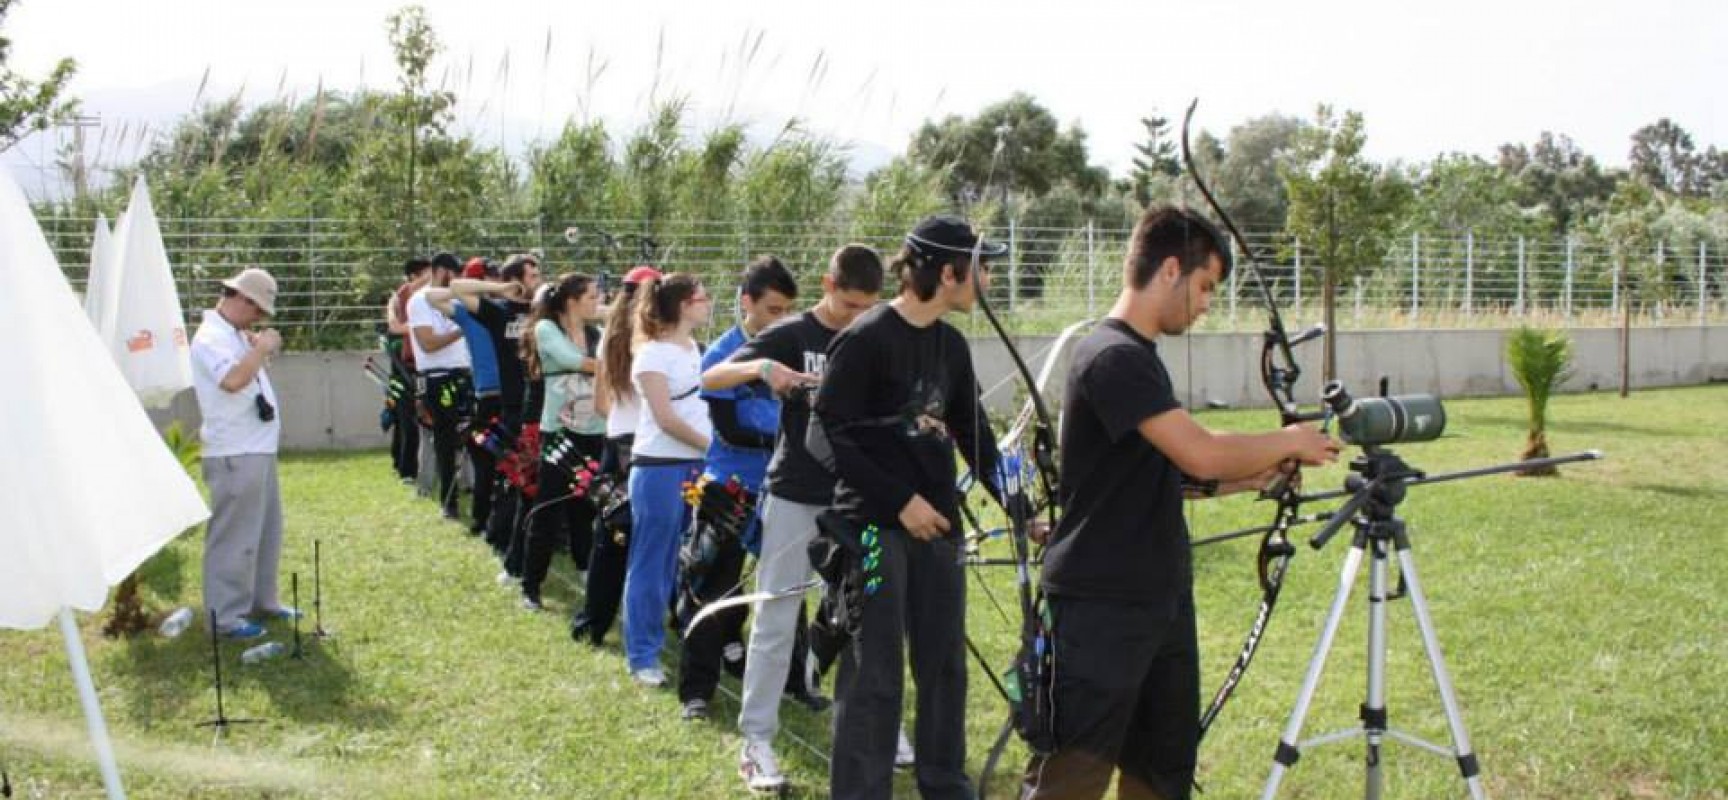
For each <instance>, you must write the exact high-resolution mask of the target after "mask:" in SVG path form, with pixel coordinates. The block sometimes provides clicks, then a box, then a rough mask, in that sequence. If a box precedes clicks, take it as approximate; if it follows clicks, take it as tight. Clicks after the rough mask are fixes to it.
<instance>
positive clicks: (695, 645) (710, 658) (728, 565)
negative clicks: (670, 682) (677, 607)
mask: <svg viewBox="0 0 1728 800" xmlns="http://www.w3.org/2000/svg"><path fill="white" fill-rule="evenodd" d="M743 575H744V544H743V542H741V541H739V540H737V539H729V540H726V541H724V542H722V543H721V545H720V548H719V552H717V553H715V555H714V563H712V564H710V565H709V566H708V572H707V573H706V574H704V575H703V576H702V577H701V578H700V579H699V580H697V581H696V584H695V585H694V586H691V587H690V589H691V590H693V591H694V592H695V594H696V598H697V600H698V601H699V603H698V604H697V606H696V608H700V607H701V606H705V605H707V604H709V603H712V602H714V601H715V600H719V599H720V598H722V597H727V596H730V595H733V594H737V593H738V590H739V588H740V580H741V579H742V578H743ZM685 580H687V576H683V575H681V576H679V591H680V593H682V592H683V591H684V581H685ZM691 613H692V614H694V609H692V611H691ZM749 613H750V609H749V607H748V606H734V607H732V608H728V609H726V610H724V611H721V612H720V613H718V614H715V615H714V617H713V618H712V619H708V620H704V621H703V623H702V627H700V628H697V629H696V630H694V631H691V633H690V635H689V636H688V637H685V639H684V643H683V646H682V650H683V652H682V653H681V654H680V657H679V662H678V699H679V700H690V699H692V698H700V699H703V700H712V699H713V698H714V688H715V687H717V686H719V685H720V670H721V669H722V668H723V667H729V668H730V669H732V670H733V671H734V672H733V674H734V675H737V676H739V677H742V676H743V675H744V659H743V657H742V655H740V657H739V659H738V661H737V662H736V663H734V664H731V665H728V664H726V663H725V657H724V651H725V648H726V645H727V643H729V642H737V643H739V651H740V654H742V651H743V643H744V618H745V617H747V616H748V615H749ZM677 622H678V630H679V632H680V633H682V632H683V626H685V625H688V624H689V620H687V619H679V620H677Z"/></svg>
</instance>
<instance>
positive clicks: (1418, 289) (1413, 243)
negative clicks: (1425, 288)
mask: <svg viewBox="0 0 1728 800" xmlns="http://www.w3.org/2000/svg"><path fill="white" fill-rule="evenodd" d="M1421 313H1422V234H1420V233H1412V234H1410V324H1411V325H1415V324H1416V318H1417V316H1419V315H1420V314H1421Z"/></svg>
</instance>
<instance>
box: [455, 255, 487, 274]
mask: <svg viewBox="0 0 1728 800" xmlns="http://www.w3.org/2000/svg"><path fill="white" fill-rule="evenodd" d="M491 271H492V265H491V264H490V263H488V262H487V261H486V259H484V258H481V257H480V256H475V257H473V258H470V259H468V265H467V266H465V267H463V268H462V277H464V278H484V277H486V274H487V273H489V272H491Z"/></svg>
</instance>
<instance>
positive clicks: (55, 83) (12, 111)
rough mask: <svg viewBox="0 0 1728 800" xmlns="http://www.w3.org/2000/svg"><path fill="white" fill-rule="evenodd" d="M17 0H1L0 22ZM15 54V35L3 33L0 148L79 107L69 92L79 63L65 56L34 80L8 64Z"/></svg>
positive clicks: (0, 45)
mask: <svg viewBox="0 0 1728 800" xmlns="http://www.w3.org/2000/svg"><path fill="white" fill-rule="evenodd" d="M14 1H15V0H0V26H3V25H5V24H6V14H7V12H10V11H11V10H12V4H13V2H14ZM11 55H12V39H11V38H9V37H7V36H6V35H5V34H3V33H0V152H5V151H6V150H8V149H11V147H12V145H15V144H17V143H18V141H19V140H20V139H23V138H24V137H26V136H29V135H30V134H32V133H34V132H36V131H45V130H47V129H48V128H49V127H50V126H52V125H54V124H55V123H56V122H59V121H60V120H63V119H65V118H67V117H69V116H71V115H72V114H73V113H74V112H76V111H77V110H78V101H76V100H73V99H71V98H69V97H67V96H66V84H67V83H68V82H70V81H71V80H72V75H73V73H75V72H77V71H78V63H77V62H76V61H73V60H72V59H70V58H62V59H60V61H59V62H58V63H56V64H55V65H54V68H53V69H52V70H49V72H48V76H47V77H45V78H43V79H41V80H32V79H30V78H27V77H25V76H23V75H19V74H18V73H16V72H13V71H12V69H11V68H10V67H8V66H6V62H7V61H8V60H9V59H10V57H11Z"/></svg>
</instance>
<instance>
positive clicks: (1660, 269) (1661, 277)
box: [1626, 241, 1668, 321]
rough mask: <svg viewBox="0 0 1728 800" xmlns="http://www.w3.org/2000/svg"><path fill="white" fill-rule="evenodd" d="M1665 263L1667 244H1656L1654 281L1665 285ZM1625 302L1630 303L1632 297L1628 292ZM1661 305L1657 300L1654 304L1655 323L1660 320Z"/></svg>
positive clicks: (1666, 259) (1666, 260)
mask: <svg viewBox="0 0 1728 800" xmlns="http://www.w3.org/2000/svg"><path fill="white" fill-rule="evenodd" d="M1667 263H1668V243H1667V242H1662V241H1659V242H1657V243H1656V280H1657V281H1658V282H1659V283H1667V282H1668V281H1667V276H1666V275H1665V274H1664V269H1665V267H1664V265H1666V264H1667ZM1626 302H1627V303H1631V302H1632V296H1631V293H1630V292H1628V293H1627V296H1626ZM1662 305H1663V304H1662V302H1661V301H1660V300H1658V301H1657V303H1656V320H1657V321H1661V319H1662ZM1627 308H1631V306H1630V305H1628V306H1627Z"/></svg>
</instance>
